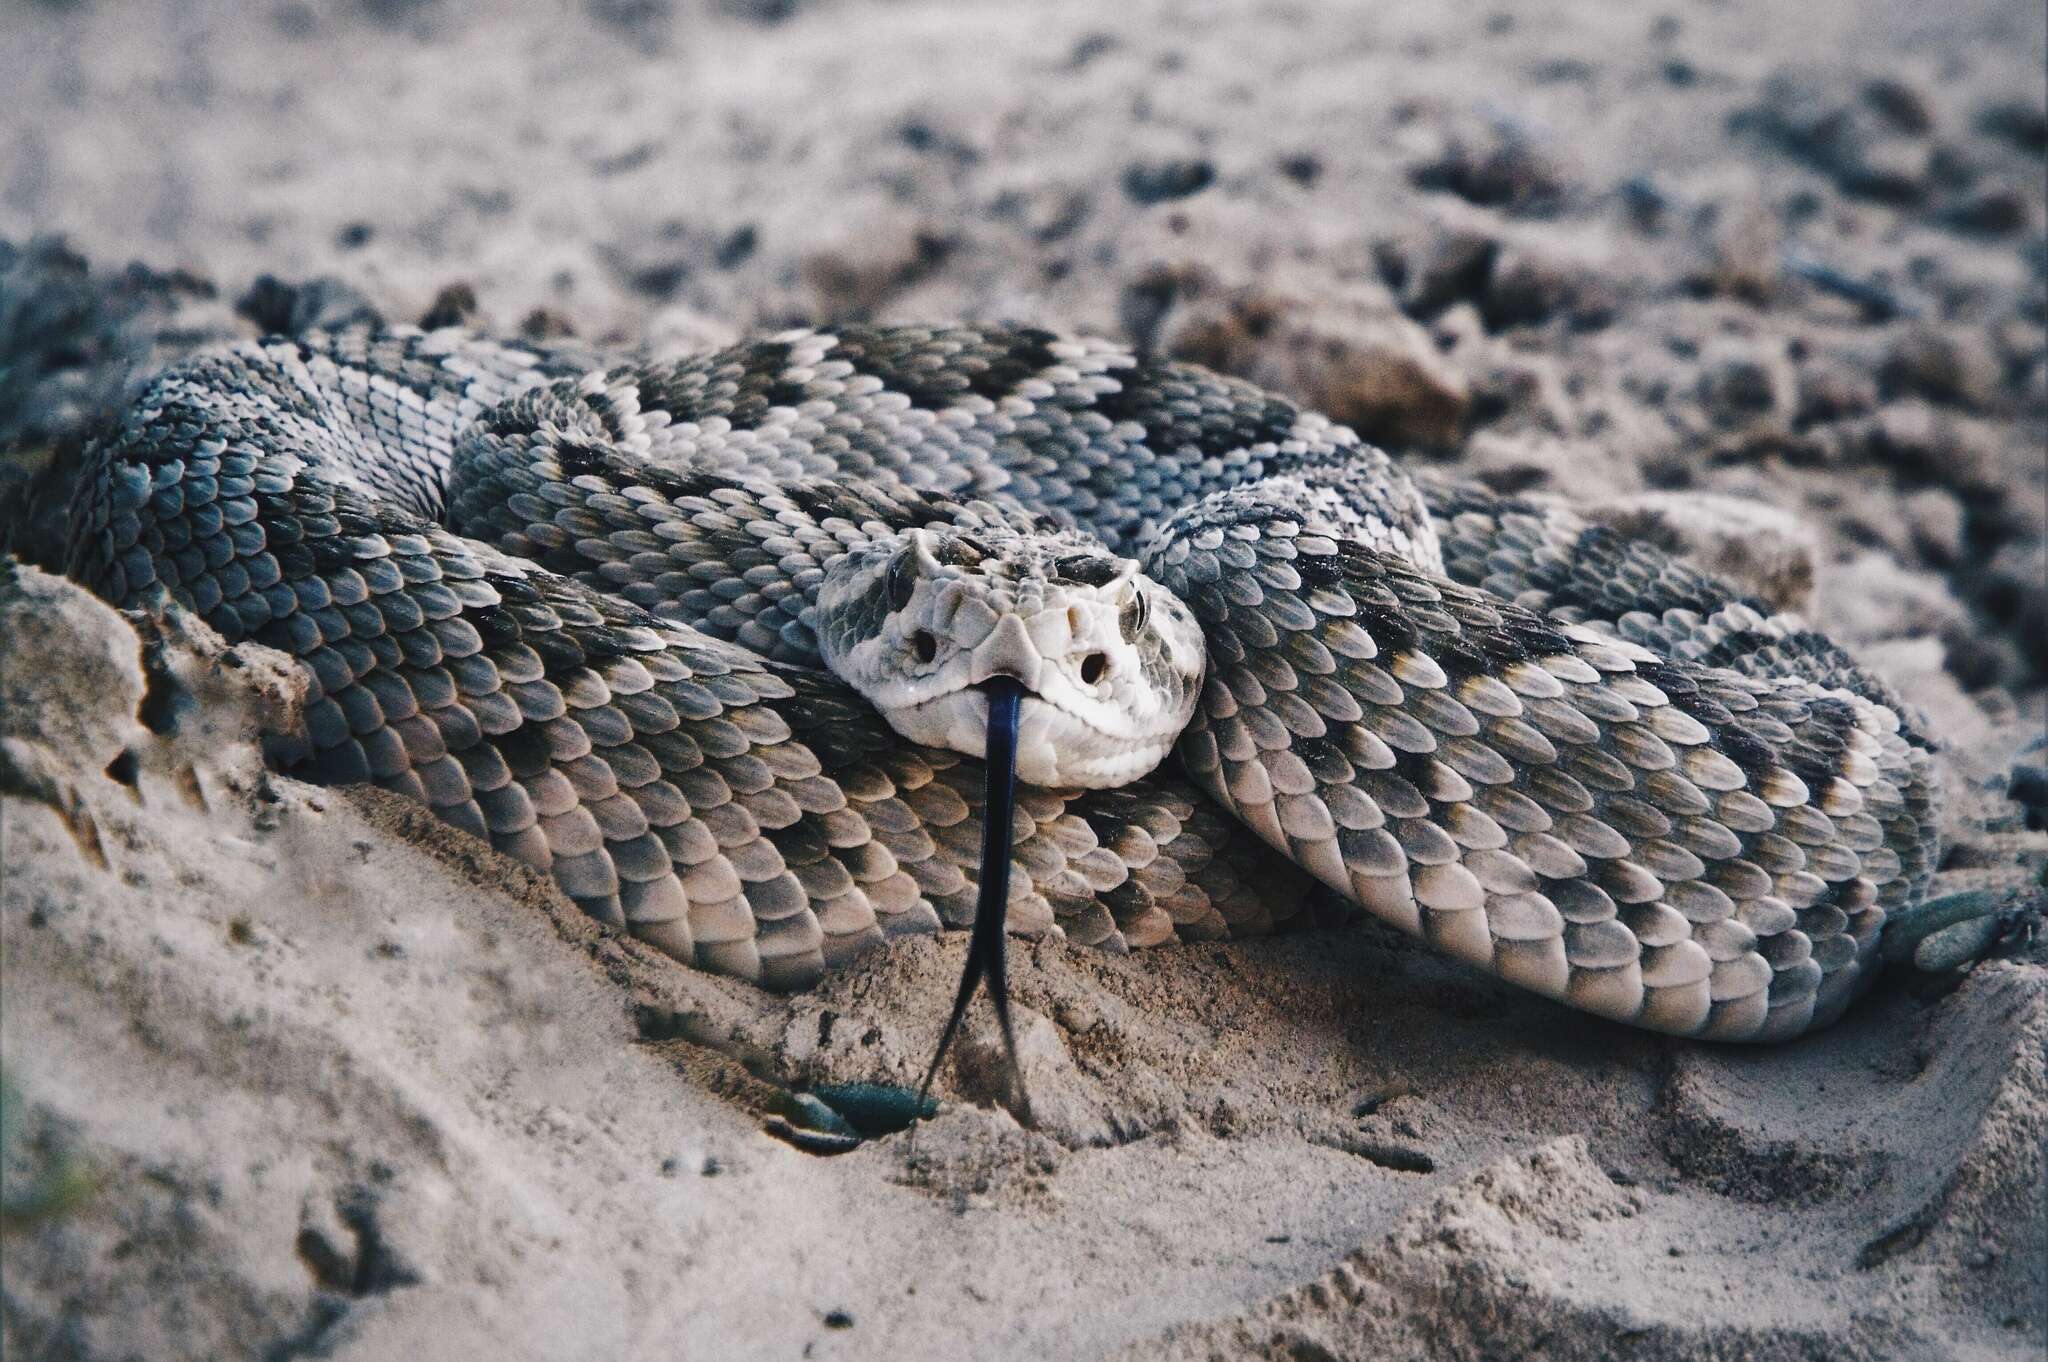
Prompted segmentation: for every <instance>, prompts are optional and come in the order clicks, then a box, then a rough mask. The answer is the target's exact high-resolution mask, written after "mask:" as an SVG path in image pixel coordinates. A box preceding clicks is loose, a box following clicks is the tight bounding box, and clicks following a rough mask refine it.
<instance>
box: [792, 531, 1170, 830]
mask: <svg viewBox="0 0 2048 1362" xmlns="http://www.w3.org/2000/svg"><path fill="white" fill-rule="evenodd" d="M816 601H817V604H816V607H815V614H814V615H813V616H812V626H813V628H814V630H815V632H816V634H817V637H818V646H819V651H820V653H821V655H822V656H823V658H824V662H825V665H826V666H827V667H829V668H831V669H832V671H833V672H834V673H835V674H837V675H838V676H839V678H840V679H841V680H843V681H845V682H846V683H847V684H848V685H850V686H852V687H853V688H854V689H855V690H857V691H859V692H860V693H861V695H862V696H864V697H866V699H867V700H868V702H869V703H870V704H872V705H874V707H875V708H876V709H877V710H879V711H880V712H881V714H882V717H883V718H885V719H886V720H888V722H889V725H890V727H892V728H894V729H895V730H896V731H897V732H898V733H901V734H902V735H903V736H904V737H906V738H909V739H910V740H911V741H913V742H918V743H923V744H925V745H927V746H931V747H947V748H951V749H953V750H954V751H956V752H964V753H966V754H968V755H969V756H974V757H982V756H985V755H986V751H985V749H986V746H987V735H988V696H987V692H986V690H985V687H986V686H987V685H988V683H989V682H991V681H992V680H994V679H995V678H998V677H1007V678H1009V679H1011V680H1013V681H1015V682H1017V683H1018V685H1020V686H1022V687H1023V689H1024V702H1023V712H1022V716H1021V719H1020V723H1019V733H1018V742H1017V774H1018V777H1019V778H1020V779H1022V780H1023V781H1025V782H1026V783H1027V784H1031V785H1039V786H1045V787H1049V788H1054V789H1096V788H1103V787H1107V786H1115V785H1123V784H1127V783H1129V782H1130V781H1133V780H1136V779H1137V778H1138V777H1140V776H1142V775H1144V774H1145V773H1146V772H1148V771H1150V770H1151V769H1152V768H1153V767H1155V766H1157V765H1158V764H1159V762H1160V761H1161V760H1162V759H1163V758H1164V757H1165V756H1166V754H1167V752H1168V751H1169V750H1170V749H1171V748H1172V746H1173V743H1174V740H1175V739H1176V738H1178V737H1179V736H1180V732H1181V730H1182V729H1183V728H1185V727H1186V726H1187V723H1188V720H1189V718H1190V717H1191V716H1192V715H1193V713H1194V707H1195V700H1196V697H1197V696H1198V695H1199V694H1200V691H1201V681H1202V665H1203V656H1204V652H1203V645H1202V633H1201V628H1200V626H1199V625H1197V624H1196V623H1195V619H1194V616H1193V615H1192V614H1191V613H1189V611H1188V609H1187V607H1186V606H1184V605H1182V604H1181V603H1180V601H1179V600H1178V599H1176V598H1175V597H1174V596H1173V595H1172V594H1171V593H1169V592H1168V591H1167V590H1166V589H1165V588H1164V587H1162V586H1160V585H1159V584H1158V583H1157V582H1155V581H1153V580H1151V579H1150V578H1148V577H1146V576H1144V575H1143V574H1142V573H1140V572H1139V571H1138V565H1137V564H1136V563H1134V562H1131V561H1130V560H1128V559H1123V558H1117V557H1114V556H1113V555H1111V554H1110V553H1109V552H1108V551H1107V550H1106V549H1104V548H1102V547H1101V546H1100V545H1098V544H1095V543H1093V542H1092V541H1090V540H1087V539H1085V538H1082V537H1081V536H1078V535H1071V534H1064V533H1049V532H1039V531H1034V532H1028V533H1026V532H1019V531H1015V530H1011V529H1008V528H1004V527H995V526H990V527H977V528H974V529H972V530H960V529H953V528H940V529H916V530H909V531H905V532H903V533H901V534H897V535H891V536H887V537H885V538H883V539H880V540H877V541H875V542H874V543H871V544H868V545H866V546H864V547H862V548H859V549H856V550H853V551H852V552H850V553H848V554H846V555H845V556H844V557H843V558H840V559H838V560H835V561H834V562H833V563H832V564H831V565H830V566H829V567H828V568H827V569H826V573H825V579H824V581H823V582H822V583H821V584H820V586H819V588H818V593H817V597H816Z"/></svg>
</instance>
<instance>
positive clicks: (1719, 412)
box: [1698, 337, 1798, 436]
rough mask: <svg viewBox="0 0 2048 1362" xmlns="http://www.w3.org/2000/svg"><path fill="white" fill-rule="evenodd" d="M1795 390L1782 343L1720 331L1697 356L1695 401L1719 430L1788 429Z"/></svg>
mask: <svg viewBox="0 0 2048 1362" xmlns="http://www.w3.org/2000/svg"><path fill="white" fill-rule="evenodd" d="M1797 394H1798V378H1797V375H1796V374H1795V373H1794V371H1793V368H1792V362H1791V360H1790V359H1788V358H1787V357H1786V355H1785V353H1784V348H1783V346H1782V345H1774V344H1769V343H1761V342H1752V341H1747V340H1742V339H1738V338H1735V337H1724V338H1718V339H1716V340H1715V341H1714V342H1712V343H1711V344H1710V345H1709V346H1708V347H1707V350H1706V352H1705V354H1704V355H1703V356H1702V363H1701V370H1700V378H1699V385H1698V396H1699V401H1700V405H1701V407H1702V408H1703V409H1704V410H1705V411H1706V414H1707V417H1708V419H1709V420H1710V421H1711V422H1712V423H1713V424H1714V425H1715V426H1717V427H1719V428H1720V429H1722V430H1724V431H1732V432H1741V433H1743V434H1745V435H1749V436H1784V435H1788V434H1790V433H1791V429H1792V417H1793V414H1794V412H1795V411H1796V410H1797V403H1798V397H1797Z"/></svg>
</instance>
